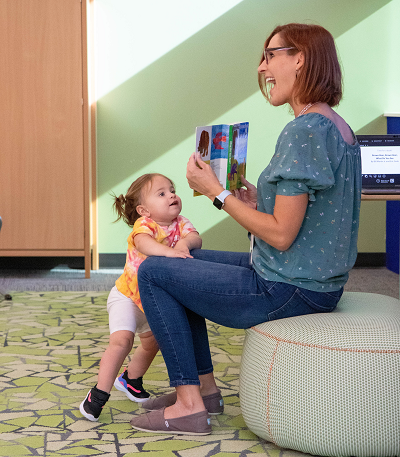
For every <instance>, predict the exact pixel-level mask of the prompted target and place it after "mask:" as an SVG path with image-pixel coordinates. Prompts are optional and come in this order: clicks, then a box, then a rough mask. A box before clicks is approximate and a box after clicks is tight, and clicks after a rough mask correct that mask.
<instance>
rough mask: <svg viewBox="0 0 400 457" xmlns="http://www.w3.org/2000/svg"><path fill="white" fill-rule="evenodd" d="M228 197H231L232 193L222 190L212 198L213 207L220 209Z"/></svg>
mask: <svg viewBox="0 0 400 457" xmlns="http://www.w3.org/2000/svg"><path fill="white" fill-rule="evenodd" d="M228 195H232V192H230V191H229V190H223V191H222V192H221V193H220V194H219V195H217V196H216V197H215V198H214V201H213V205H214V206H215V207H216V208H218V209H222V207H223V206H224V203H225V199H226V197H227V196H228Z"/></svg>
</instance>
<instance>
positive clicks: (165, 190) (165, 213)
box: [141, 176, 182, 226]
mask: <svg viewBox="0 0 400 457" xmlns="http://www.w3.org/2000/svg"><path fill="white" fill-rule="evenodd" d="M142 200H143V201H142V205H141V206H143V207H144V208H145V210H146V214H143V215H145V216H147V217H150V218H151V219H153V221H155V222H157V224H159V225H163V226H165V225H171V223H172V221H173V220H174V219H175V218H176V217H178V215H179V213H180V212H181V210H182V201H181V199H180V198H179V197H178V195H176V193H175V188H174V186H173V185H172V183H171V181H170V180H169V179H167V178H164V176H155V177H154V178H153V181H152V182H151V183H150V184H149V185H148V186H146V188H145V189H143V199H142Z"/></svg>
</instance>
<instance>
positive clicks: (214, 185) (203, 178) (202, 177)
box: [186, 152, 224, 200]
mask: <svg viewBox="0 0 400 457" xmlns="http://www.w3.org/2000/svg"><path fill="white" fill-rule="evenodd" d="M186 179H187V181H188V183H189V187H190V188H191V189H194V190H196V191H197V192H200V193H201V194H203V195H206V196H207V197H208V198H209V199H211V200H214V198H215V197H216V196H217V195H219V194H220V193H221V192H222V191H223V190H224V188H223V187H222V186H221V184H220V182H219V181H218V178H217V177H216V175H215V173H214V171H213V169H212V168H211V167H210V165H208V164H207V163H205V162H203V161H202V160H201V158H200V154H196V153H195V152H194V153H193V154H192V155H191V156H190V158H189V161H188V164H187V167H186Z"/></svg>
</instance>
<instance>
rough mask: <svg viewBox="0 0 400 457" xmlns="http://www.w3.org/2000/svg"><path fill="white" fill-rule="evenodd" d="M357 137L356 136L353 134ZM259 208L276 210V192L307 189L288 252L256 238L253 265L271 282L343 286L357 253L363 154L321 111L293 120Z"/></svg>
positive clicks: (263, 183)
mask: <svg viewBox="0 0 400 457" xmlns="http://www.w3.org/2000/svg"><path fill="white" fill-rule="evenodd" d="M353 136H354V134H353ZM257 192H258V197H257V209H258V210H259V211H262V212H264V213H267V214H273V212H274V206H275V197H276V195H288V196H294V195H299V194H303V193H308V199H309V202H308V207H307V210H306V214H305V218H304V221H303V223H302V226H301V227H300V231H299V233H298V235H297V237H296V239H295V240H294V242H293V244H292V245H291V246H290V248H289V249H288V250H286V251H280V250H278V249H275V248H273V247H272V246H270V245H269V244H267V243H265V241H263V240H261V239H260V238H255V246H254V251H253V266H254V269H255V270H256V271H257V273H258V274H259V275H260V276H261V277H263V278H264V279H267V280H269V281H277V282H285V283H289V284H293V285H297V286H299V287H302V288H304V289H308V290H313V291H317V292H329V291H335V290H339V289H340V288H341V287H343V286H344V284H345V283H346V281H347V279H348V271H349V270H350V269H351V268H352V266H353V265H354V262H355V260H356V257H357V234H358V225H359V212H360V202H361V155H360V146H359V144H358V143H357V141H356V138H355V136H354V144H353V145H351V144H348V143H346V142H345V141H344V139H343V138H342V135H341V134H340V131H339V130H338V128H337V127H336V125H335V124H334V123H333V122H332V121H331V120H329V119H328V118H327V117H325V116H323V115H321V114H319V113H309V114H305V115H304V116H299V117H298V118H296V119H294V120H293V121H292V122H289V123H288V124H287V125H286V127H285V128H284V130H283V131H282V133H281V134H280V136H279V138H278V142H277V145H276V149H275V154H274V156H273V157H272V159H271V162H270V164H269V165H268V166H267V168H266V169H265V170H264V171H263V172H262V173H261V175H260V177H259V179H258V186H257Z"/></svg>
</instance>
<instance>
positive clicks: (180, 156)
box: [95, 0, 400, 254]
mask: <svg viewBox="0 0 400 457" xmlns="http://www.w3.org/2000/svg"><path fill="white" fill-rule="evenodd" d="M95 3H96V24H95V25H96V28H95V34H96V43H97V49H96V79H97V93H98V101H97V103H98V105H97V106H98V120H97V148H98V149H97V157H98V159H97V160H98V197H99V204H98V214H99V219H98V225H99V252H100V253H102V254H105V253H124V252H126V238H127V236H128V234H129V232H130V229H129V227H127V226H126V225H124V223H122V222H118V223H116V224H113V222H112V221H113V220H114V219H115V215H114V214H113V212H112V208H111V205H112V199H111V197H110V195H109V193H110V192H114V193H116V194H117V195H119V194H120V193H125V192H126V190H127V189H128V187H129V185H130V184H131V183H132V181H133V180H135V179H136V178H137V177H138V176H140V175H141V174H143V173H146V172H154V171H155V172H161V173H164V174H166V175H167V176H169V177H170V178H172V179H173V180H174V182H175V184H176V185H177V192H178V194H179V195H180V196H181V198H182V201H183V212H182V214H184V215H185V216H187V217H188V218H189V219H190V220H191V221H192V222H193V223H194V225H195V226H196V227H197V229H198V230H199V231H200V233H201V235H202V237H203V240H204V245H203V246H204V248H208V249H230V250H247V248H248V240H247V234H246V232H245V231H244V230H243V229H242V228H241V227H240V226H238V224H236V223H235V222H234V221H232V220H230V219H229V218H228V217H226V215H225V214H224V213H223V212H219V211H218V210H216V209H215V208H213V206H212V205H211V203H210V201H209V200H208V199H206V198H205V197H196V198H194V197H192V191H191V190H190V189H189V187H188V185H187V183H186V179H185V169H186V162H187V159H188V157H189V155H190V154H191V153H192V152H193V150H194V148H195V145H194V143H195V139H194V130H195V127H196V126H197V125H207V124H214V123H218V122H221V123H231V122H236V121H249V122H250V129H249V145H248V168H247V176H248V179H249V180H250V181H252V182H256V180H257V177H258V174H259V173H260V171H261V170H262V169H263V168H264V167H265V166H266V165H267V163H268V161H269V160H270V158H271V156H272V154H273V151H274V146H275V141H276V139H277V136H278V134H279V133H280V131H281V129H282V128H283V126H284V125H285V124H286V123H287V122H289V121H290V120H291V118H292V117H291V115H290V114H289V113H288V110H287V108H286V107H280V108H273V107H271V106H269V105H268V104H267V103H266V102H265V100H264V99H263V97H262V95H261V93H260V92H259V90H258V84H257V66H258V62H259V57H260V54H261V51H262V47H263V43H264V40H265V38H266V36H267V35H268V34H269V32H270V31H271V30H272V29H273V27H274V26H275V25H277V24H282V23H286V22H291V21H296V22H313V23H318V24H320V25H322V26H324V27H326V28H327V29H328V30H330V31H331V33H332V34H333V35H334V37H335V39H336V42H337V46H338V50H339V55H340V57H341V61H342V64H343V68H344V84H345V91H344V99H343V101H342V103H341V104H340V106H339V108H338V112H339V114H340V115H342V116H343V117H344V118H345V119H346V120H347V122H348V123H349V124H350V125H351V126H352V128H353V130H354V131H355V132H356V133H386V121H385V119H384V118H383V117H382V114H383V113H385V112H395V111H399V110H400V107H399V105H400V93H399V85H398V81H397V79H398V78H397V75H398V74H400V68H399V63H398V62H395V60H396V59H395V58H394V56H398V52H397V49H396V47H397V44H398V43H399V42H400V40H399V38H400V37H399V35H400V32H399V27H398V24H396V20H395V18H396V17H397V18H398V17H400V0H392V1H388V0H363V1H361V0H359V1H349V0H346V1H345V0H305V1H301V2H300V1H298V0H279V1H277V0H243V1H241V2H239V3H238V0H224V1H222V0H221V5H222V6H221V5H218V6H219V8H220V10H219V11H215V7H213V4H212V2H211V1H208V0H207V1H201V2H200V1H194V0H193V1H192V2H185V1H184V0H181V1H178V0H174V1H171V2H167V3H168V5H169V8H168V14H170V15H171V17H170V18H168V17H165V18H164V15H165V14H167V12H166V10H161V5H164V4H165V2H161V0H159V1H156V2H148V3H150V4H151V5H152V9H153V11H149V10H143V8H145V7H146V8H148V6H145V7H144V6H142V5H140V3H139V2H136V1H132V0H118V1H115V0H96V2H95ZM141 3H145V2H141ZM188 3H189V4H190V6H191V8H189V7H188V5H187V4H188ZM214 3H215V2H214ZM217 3H218V2H217ZM157 4H159V5H160V8H157ZM195 6H196V7H197V9H198V10H199V11H200V9H201V10H202V14H203V16H204V17H209V18H211V19H210V20H211V22H209V23H207V20H206V19H204V26H203V25H202V24H201V20H200V19H199V20H198V22H197V23H195V19H194V18H195V17H196V8H195ZM230 7H231V8H230ZM141 8H142V9H141ZM229 8H230V9H229ZM164 19H165V20H164ZM202 20H203V19H202ZM199 24H200V25H199ZM166 25H170V27H169V28H168V27H167V26H166ZM190 27H193V32H191V31H190ZM169 42H170V43H171V47H170V48H169V49H166V47H167V43H169ZM152 56H154V58H153V57H152ZM397 60H398V59H397ZM359 251H360V252H384V251H385V203H384V202H363V204H362V214H361V228H360V240H359Z"/></svg>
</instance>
